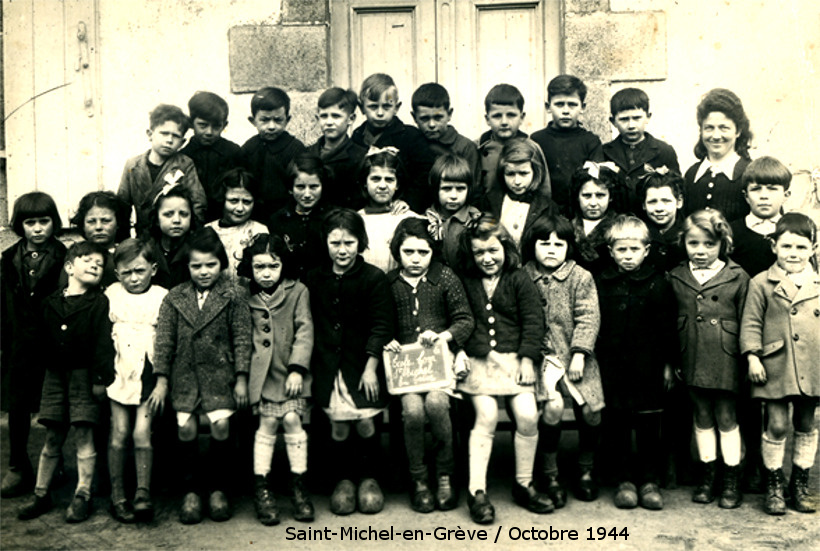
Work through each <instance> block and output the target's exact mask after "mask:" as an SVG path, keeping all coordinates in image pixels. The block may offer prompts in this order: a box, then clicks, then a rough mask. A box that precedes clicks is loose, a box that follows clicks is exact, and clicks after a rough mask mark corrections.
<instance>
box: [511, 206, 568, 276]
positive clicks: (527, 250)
mask: <svg viewBox="0 0 820 551" xmlns="http://www.w3.org/2000/svg"><path fill="white" fill-rule="evenodd" d="M553 233H554V234H555V236H556V237H557V238H558V239H560V240H562V241H566V242H567V258H566V260H569V259H571V258H572V257H573V255H574V254H575V229H574V228H573V227H572V222H570V221H569V220H567V219H566V218H565V217H563V216H561V215H560V214H553V213H548V212H545V213H542V214H540V215H539V216H538V218H536V219H535V220H533V222H532V224H531V225H530V227H529V228H527V231H526V233H524V236H523V237H522V238H521V261H522V262H523V263H524V264H526V263H527V262H529V261H530V260H535V242H536V241H546V240H548V239H549V238H550V236H551V235H552V234H553Z"/></svg>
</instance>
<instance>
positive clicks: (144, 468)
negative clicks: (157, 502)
mask: <svg viewBox="0 0 820 551" xmlns="http://www.w3.org/2000/svg"><path fill="white" fill-rule="evenodd" d="M134 462H135V463H136V464H137V489H138V490H145V491H146V492H150V491H151V471H152V469H153V466H154V448H134Z"/></svg>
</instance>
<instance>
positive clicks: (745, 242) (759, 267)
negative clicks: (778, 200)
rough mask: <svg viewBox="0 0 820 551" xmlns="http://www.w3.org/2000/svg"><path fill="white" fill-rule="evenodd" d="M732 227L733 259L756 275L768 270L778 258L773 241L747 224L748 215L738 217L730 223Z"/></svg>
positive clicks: (751, 275)
mask: <svg viewBox="0 0 820 551" xmlns="http://www.w3.org/2000/svg"><path fill="white" fill-rule="evenodd" d="M730 226H731V228H732V253H731V254H730V255H729V256H730V257H731V258H732V260H734V261H735V262H737V263H738V264H740V267H741V268H743V270H744V271H745V272H746V273H747V274H749V277H754V276H756V275H757V274H759V273H760V272H763V271H766V270H768V269H769V267H770V266H771V265H772V264H774V262H775V260H777V256H776V255H775V254H774V252H773V251H772V242H771V241H769V239H768V238H767V237H765V236H763V235H760V234H759V233H757V232H755V231H754V230H751V229H750V228H749V227H748V226H747V225H746V217H745V216H744V217H743V218H738V219H737V220H735V221H734V222H732V223H731V224H730Z"/></svg>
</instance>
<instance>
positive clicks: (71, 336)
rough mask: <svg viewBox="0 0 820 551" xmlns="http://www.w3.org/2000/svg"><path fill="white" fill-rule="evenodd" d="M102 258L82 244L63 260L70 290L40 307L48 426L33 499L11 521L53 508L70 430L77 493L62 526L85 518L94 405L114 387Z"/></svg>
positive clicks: (91, 469)
mask: <svg viewBox="0 0 820 551" xmlns="http://www.w3.org/2000/svg"><path fill="white" fill-rule="evenodd" d="M104 265H105V253H104V252H103V251H101V250H100V249H99V248H98V247H97V245H95V244H93V243H91V242H89V241H82V242H80V243H77V244H76V245H74V246H72V247H71V248H70V249H69V250H68V253H67V254H66V259H65V265H64V269H65V271H66V273H67V274H68V285H67V286H66V287H65V288H62V289H60V290H58V291H57V292H55V293H53V294H51V295H49V296H48V297H47V298H46V299H45V300H44V301H43V318H42V320H43V321H42V331H41V332H40V339H41V344H40V351H41V354H42V356H43V358H42V360H43V364H44V365H45V366H46V376H45V381H44V382H43V393H42V400H41V402H40V423H42V424H43V425H45V427H46V437H45V443H44V444H43V451H42V452H41V453H40V465H39V468H38V469H37V482H36V484H35V487H34V499H33V501H32V502H31V503H29V504H28V505H26V506H25V507H23V508H22V509H21V510H20V512H19V514H18V515H17V516H18V518H19V519H20V520H30V519H33V518H37V517H39V516H40V515H43V514H45V513H47V512H48V511H50V510H51V508H52V506H53V504H52V501H51V495H50V494H49V486H50V485H51V480H52V478H53V476H54V471H55V470H56V469H57V466H58V465H59V463H60V457H61V454H62V447H63V444H64V443H65V441H66V438H67V436H68V430H69V428H70V427H72V426H73V427H74V438H75V441H76V446H77V479H78V480H77V488H76V490H75V491H74V499H73V500H72V501H71V505H69V507H68V510H67V511H66V517H65V519H66V522H72V523H73V522H82V521H84V520H86V519H87V518H88V516H89V514H90V500H91V482H92V479H93V478H94V468H95V465H96V460H97V454H96V450H95V448H94V436H93V429H94V426H95V425H96V424H97V422H98V420H99V419H98V418H99V409H100V405H99V401H100V400H101V399H103V398H104V397H105V387H107V386H108V385H110V384H111V383H112V382H113V381H114V354H115V352H114V343H113V341H112V340H111V321H110V320H109V319H108V299H107V298H106V296H105V295H104V294H103V293H102V291H101V290H100V288H99V284H100V280H101V279H102V273H103V266H104Z"/></svg>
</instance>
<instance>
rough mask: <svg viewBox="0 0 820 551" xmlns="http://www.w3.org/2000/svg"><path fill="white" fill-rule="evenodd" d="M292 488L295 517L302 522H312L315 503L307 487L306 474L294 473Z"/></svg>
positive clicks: (291, 480) (291, 482) (291, 481)
mask: <svg viewBox="0 0 820 551" xmlns="http://www.w3.org/2000/svg"><path fill="white" fill-rule="evenodd" d="M290 486H291V490H292V491H293V498H292V500H291V502H292V504H293V518H294V519H296V520H299V521H302V522H310V521H312V520H313V517H314V515H315V513H314V510H313V503H312V502H311V501H310V494H308V492H307V490H306V489H305V475H304V474H296V473H293V474H292V475H291V479H290Z"/></svg>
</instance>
